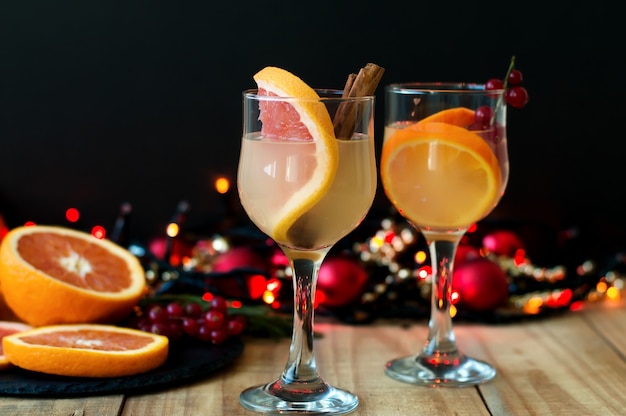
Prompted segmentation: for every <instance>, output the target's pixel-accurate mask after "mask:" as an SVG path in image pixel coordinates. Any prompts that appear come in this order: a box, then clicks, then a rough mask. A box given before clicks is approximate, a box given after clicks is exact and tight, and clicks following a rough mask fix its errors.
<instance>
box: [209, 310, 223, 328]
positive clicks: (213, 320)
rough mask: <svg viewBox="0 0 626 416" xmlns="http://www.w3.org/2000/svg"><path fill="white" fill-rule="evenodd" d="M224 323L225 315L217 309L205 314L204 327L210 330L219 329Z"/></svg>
mask: <svg viewBox="0 0 626 416" xmlns="http://www.w3.org/2000/svg"><path fill="white" fill-rule="evenodd" d="M223 323H224V314H223V313H222V312H221V311H218V310H217V309H211V310H209V311H207V313H205V314H204V325H205V326H207V327H208V328H210V329H217V328H219V327H221V326H222V324H223Z"/></svg>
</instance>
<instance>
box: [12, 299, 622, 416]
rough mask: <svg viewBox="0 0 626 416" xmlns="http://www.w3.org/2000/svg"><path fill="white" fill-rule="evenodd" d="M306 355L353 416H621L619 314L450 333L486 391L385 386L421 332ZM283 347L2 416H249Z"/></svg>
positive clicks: (399, 331)
mask: <svg viewBox="0 0 626 416" xmlns="http://www.w3.org/2000/svg"><path fill="white" fill-rule="evenodd" d="M316 330H317V331H318V332H321V333H323V335H324V336H323V337H322V338H320V339H317V340H316V344H315V351H316V356H317V361H318V366H319V369H320V372H321V374H322V376H323V377H324V378H325V379H326V380H327V381H328V382H330V383H331V384H335V385H337V386H341V387H343V388H346V389H349V390H351V391H353V392H354V393H356V394H357V395H358V396H359V397H360V405H359V408H358V409H357V410H356V412H354V413H353V414H355V415H364V416H365V415H368V416H384V415H393V416H399V415H472V416H474V415H542V416H545V415H576V416H582V415H602V416H606V415H626V304H625V303H623V302H621V303H610V302H603V303H599V304H592V305H589V306H587V307H585V308H584V309H583V310H581V311H578V312H568V313H564V314H562V315H559V316H553V317H548V318H542V319H536V320H530V321H526V322H521V323H516V324H507V325H500V326H491V325H475V324H465V323H457V324H456V326H455V332H456V335H457V341H458V344H459V348H461V349H462V350H463V351H464V352H466V353H468V354H470V355H473V356H475V357H477V358H482V359H484V360H487V361H489V362H490V363H492V364H494V365H495V366H496V368H497V370H498V375H497V376H496V378H495V379H494V380H492V381H491V382H489V383H487V384H484V385H480V386H477V387H467V388H428V387H418V386H413V385H409V384H404V383H400V382H397V381H394V380H392V379H390V378H388V377H386V376H385V375H384V371H383V366H384V363H385V362H386V361H387V360H389V359H391V358H395V357H399V356H402V355H408V354H411V353H414V352H416V351H417V350H418V349H419V348H420V347H421V345H422V344H423V342H424V340H425V337H426V326H425V322H416V323H414V324H413V325H410V326H408V327H407V326H403V325H399V324H396V323H388V322H385V323H377V324H375V325H369V326H359V327H354V326H346V325H338V324H331V323H322V324H318V325H317V326H316ZM288 348H289V340H287V339H283V340H279V341H275V340H269V339H249V340H248V339H246V341H245V350H244V352H243V355H242V356H241V357H240V358H238V359H237V360H236V361H235V362H234V363H233V364H232V365H229V366H228V367H226V368H223V369H221V370H219V371H217V372H215V373H212V374H210V375H208V376H207V377H206V378H204V379H202V380H201V381H198V382H195V383H192V384H185V385H181V386H180V387H178V388H174V389H171V390H166V391H160V392H156V393H153V394H144V395H136V396H132V395H131V396H123V395H112V396H95V397H82V398H71V399H43V400H38V399H25V398H20V397H0V415H2V416H18V415H19V416H29V415H46V416H143V415H146V416H159V415H167V416H172V415H184V416H200V415H203V416H204V415H228V416H234V415H253V414H254V413H251V412H248V411H246V410H244V409H243V408H241V407H240V405H239V402H238V397H239V392H240V391H241V390H242V389H244V388H245V387H248V386H250V385H252V384H260V383H263V382H267V381H270V379H273V378H275V377H276V376H277V375H278V373H279V372H280V371H281V370H282V367H283V365H284V363H285V360H286V355H287V352H288Z"/></svg>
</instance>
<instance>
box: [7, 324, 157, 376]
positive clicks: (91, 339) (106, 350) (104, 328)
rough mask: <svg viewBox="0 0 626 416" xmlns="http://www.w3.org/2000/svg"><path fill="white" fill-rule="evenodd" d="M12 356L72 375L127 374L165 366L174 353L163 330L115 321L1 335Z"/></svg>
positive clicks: (27, 365)
mask: <svg viewBox="0 0 626 416" xmlns="http://www.w3.org/2000/svg"><path fill="white" fill-rule="evenodd" d="M2 345H3V348H4V354H5V355H6V358H7V360H8V361H9V362H10V363H11V364H13V365H16V366H18V367H20V368H23V369H26V370H30V371H37V372H40V373H47V374H56V375H61V376H73V377H122V376H128V375H133V374H139V373H145V372H147V371H150V370H152V369H155V368H157V367H159V366H161V365H162V364H163V363H164V362H165V360H166V359H167V356H168V353H169V341H168V339H167V337H165V336H163V335H157V334H152V333H148V332H143V331H139V330H136V329H129V328H121V327H117V326H113V325H97V324H73V325H72V324H67V325H51V326H43V327H40V328H35V329H32V330H30V331H24V332H18V333H15V334H12V335H7V336H5V337H4V338H3V340H2Z"/></svg>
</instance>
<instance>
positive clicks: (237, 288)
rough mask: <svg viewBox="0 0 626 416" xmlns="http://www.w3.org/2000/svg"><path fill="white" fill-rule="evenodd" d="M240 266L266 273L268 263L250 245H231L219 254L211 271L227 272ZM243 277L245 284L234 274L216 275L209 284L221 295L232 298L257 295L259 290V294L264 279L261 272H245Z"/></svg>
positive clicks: (254, 296)
mask: <svg viewBox="0 0 626 416" xmlns="http://www.w3.org/2000/svg"><path fill="white" fill-rule="evenodd" d="M240 268H248V269H257V270H258V271H259V273H267V272H268V268H269V265H268V261H267V260H266V259H265V257H264V256H262V255H261V254H260V253H258V252H257V251H255V250H254V249H252V248H250V247H247V246H241V247H233V248H231V249H230V250H228V251H226V252H224V253H222V254H220V255H219V256H218V257H217V258H216V259H215V262H214V263H213V268H212V271H213V272H219V273H227V272H231V271H233V270H235V269H240ZM244 279H245V282H244V283H245V286H244V285H242V284H241V282H240V281H239V280H236V279H235V276H229V277H216V278H213V279H211V284H212V285H213V286H214V287H215V288H217V290H218V292H219V294H220V295H222V296H226V297H233V298H238V297H245V296H251V297H253V298H256V297H259V296H260V295H259V292H260V293H261V294H262V292H263V290H262V288H261V287H260V286H261V285H262V284H263V282H264V281H265V279H264V278H263V276H262V275H261V274H246V275H245V276H244ZM261 280H263V282H262V281H261ZM246 292H247V293H246Z"/></svg>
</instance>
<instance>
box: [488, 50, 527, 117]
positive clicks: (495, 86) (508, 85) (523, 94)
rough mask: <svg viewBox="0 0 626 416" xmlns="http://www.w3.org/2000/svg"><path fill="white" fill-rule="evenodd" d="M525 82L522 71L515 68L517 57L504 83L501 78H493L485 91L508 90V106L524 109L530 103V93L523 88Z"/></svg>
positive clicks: (512, 60) (513, 59)
mask: <svg viewBox="0 0 626 416" xmlns="http://www.w3.org/2000/svg"><path fill="white" fill-rule="evenodd" d="M523 80H524V76H523V74H522V71H520V70H519V69H517V68H515V57H513V58H511V64H510V66H509V70H508V72H507V74H506V76H505V79H504V81H503V80H501V79H499V78H491V79H489V80H488V81H487V83H486V84H485V89H487V90H499V89H506V102H507V104H508V105H510V106H511V107H514V108H522V107H524V106H525V105H526V104H527V103H528V91H527V90H526V88H524V87H522V81H523Z"/></svg>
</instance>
